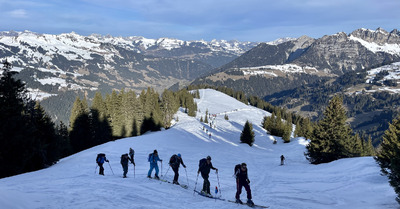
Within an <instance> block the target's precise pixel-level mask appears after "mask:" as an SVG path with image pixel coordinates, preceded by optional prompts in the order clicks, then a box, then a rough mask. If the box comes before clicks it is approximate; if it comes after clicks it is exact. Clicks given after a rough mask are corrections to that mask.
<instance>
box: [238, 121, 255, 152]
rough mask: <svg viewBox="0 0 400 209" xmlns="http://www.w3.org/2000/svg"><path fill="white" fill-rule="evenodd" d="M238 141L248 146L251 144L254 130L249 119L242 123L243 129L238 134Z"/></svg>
mask: <svg viewBox="0 0 400 209" xmlns="http://www.w3.org/2000/svg"><path fill="white" fill-rule="evenodd" d="M240 142H241V143H246V144H248V145H249V146H253V143H254V131H253V125H252V124H251V123H250V122H249V121H246V123H245V124H244V127H243V131H242V133H241V134H240Z"/></svg>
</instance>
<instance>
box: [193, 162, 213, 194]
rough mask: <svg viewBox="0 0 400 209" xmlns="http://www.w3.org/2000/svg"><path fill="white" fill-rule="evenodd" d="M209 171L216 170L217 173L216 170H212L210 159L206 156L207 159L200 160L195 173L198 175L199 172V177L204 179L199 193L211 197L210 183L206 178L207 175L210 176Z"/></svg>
mask: <svg viewBox="0 0 400 209" xmlns="http://www.w3.org/2000/svg"><path fill="white" fill-rule="evenodd" d="M210 169H213V170H216V172H218V169H217V168H214V167H213V165H212V163H211V157H210V156H207V158H203V159H201V160H200V163H199V170H198V171H197V174H199V173H200V172H201V177H202V178H203V179H204V182H203V190H202V191H201V192H202V193H204V194H206V195H211V192H210V181H209V180H208V177H209V176H208V175H209V174H210Z"/></svg>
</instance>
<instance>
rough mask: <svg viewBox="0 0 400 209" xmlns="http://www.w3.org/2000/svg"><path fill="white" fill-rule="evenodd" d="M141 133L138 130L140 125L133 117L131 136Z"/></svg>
mask: <svg viewBox="0 0 400 209" xmlns="http://www.w3.org/2000/svg"><path fill="white" fill-rule="evenodd" d="M137 135H139V131H138V126H137V123H136V119H135V118H134V119H133V123H132V132H131V136H137Z"/></svg>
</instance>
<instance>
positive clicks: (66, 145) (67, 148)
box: [56, 121, 72, 158]
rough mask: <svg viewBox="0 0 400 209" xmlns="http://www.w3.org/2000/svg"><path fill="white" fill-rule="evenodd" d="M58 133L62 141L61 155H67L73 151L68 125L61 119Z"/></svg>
mask: <svg viewBox="0 0 400 209" xmlns="http://www.w3.org/2000/svg"><path fill="white" fill-rule="evenodd" d="M56 131H57V135H58V136H59V137H60V138H61V141H60V157H61V158H63V157H66V156H68V155H70V154H71V153H72V148H71V143H70V141H69V133H68V127H67V126H66V125H65V124H64V123H63V122H62V121H61V122H60V124H59V125H57V127H56Z"/></svg>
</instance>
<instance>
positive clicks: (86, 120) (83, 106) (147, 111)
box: [69, 88, 197, 152]
mask: <svg viewBox="0 0 400 209" xmlns="http://www.w3.org/2000/svg"><path fill="white" fill-rule="evenodd" d="M194 97H195V94H191V93H189V92H188V91H186V90H180V91H178V92H172V91H170V90H164V92H163V93H162V95H161V96H160V95H159V94H158V93H157V92H156V91H154V89H152V88H148V89H147V90H142V91H141V93H140V94H139V95H137V94H136V93H135V91H133V90H128V91H125V90H124V89H121V90H120V91H116V90H113V91H112V93H111V94H106V95H105V97H103V96H102V95H101V93H100V92H97V93H96V94H95V96H94V98H93V102H92V105H91V106H90V107H89V106H88V102H87V100H86V99H85V98H83V99H82V98H80V97H77V98H76V100H75V102H74V105H73V107H72V110H71V116H70V123H69V133H70V141H71V145H73V151H74V152H78V151H81V150H84V149H87V148H89V147H92V146H95V145H98V144H101V143H105V142H108V141H110V140H115V139H118V138H124V137H132V136H139V135H142V134H144V133H146V132H147V131H159V130H161V128H167V129H168V128H169V127H170V126H171V121H172V119H173V116H174V114H175V113H176V112H177V111H178V109H179V107H182V108H183V110H184V111H185V112H186V113H188V115H189V116H196V111H197V104H196V103H195V102H194Z"/></svg>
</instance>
